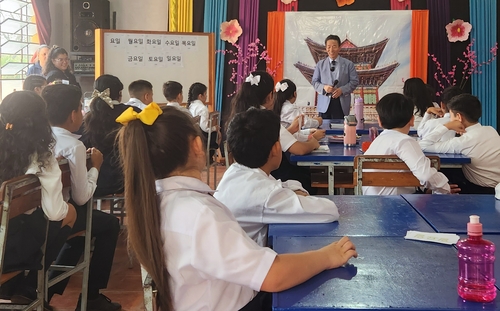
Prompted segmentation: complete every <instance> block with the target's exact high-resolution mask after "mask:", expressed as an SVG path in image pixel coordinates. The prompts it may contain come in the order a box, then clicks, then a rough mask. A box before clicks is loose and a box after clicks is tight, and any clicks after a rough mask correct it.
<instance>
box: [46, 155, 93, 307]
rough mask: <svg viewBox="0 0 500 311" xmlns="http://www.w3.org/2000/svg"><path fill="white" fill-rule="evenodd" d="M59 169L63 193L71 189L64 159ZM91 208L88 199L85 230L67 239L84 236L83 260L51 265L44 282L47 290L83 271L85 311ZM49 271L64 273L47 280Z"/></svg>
mask: <svg viewBox="0 0 500 311" xmlns="http://www.w3.org/2000/svg"><path fill="white" fill-rule="evenodd" d="M87 162H90V159H87ZM59 168H60V169H61V173H62V184H63V191H64V190H66V189H71V170H70V167H69V163H68V161H67V160H66V159H62V160H59ZM92 208H93V200H92V198H90V199H89V201H88V202H87V215H86V216H85V217H86V218H87V222H86V225H85V230H83V231H80V232H77V233H76V234H73V235H71V236H70V237H69V238H68V240H69V239H72V238H74V237H77V236H85V247H84V251H83V260H82V261H80V262H79V263H78V264H77V265H75V266H63V265H51V266H50V268H49V271H47V276H46V282H47V284H46V288H47V289H48V288H50V287H51V286H53V285H55V284H57V283H59V282H60V281H62V280H64V279H66V278H68V277H70V276H71V275H73V274H75V273H77V272H79V271H83V278H82V299H81V310H87V294H88V283H89V268H90V254H91V241H92ZM50 271H64V272H63V273H61V274H60V275H58V276H56V277H54V278H52V279H50V280H49V279H48V275H49V272H50ZM46 296H47V293H46ZM46 299H47V297H46Z"/></svg>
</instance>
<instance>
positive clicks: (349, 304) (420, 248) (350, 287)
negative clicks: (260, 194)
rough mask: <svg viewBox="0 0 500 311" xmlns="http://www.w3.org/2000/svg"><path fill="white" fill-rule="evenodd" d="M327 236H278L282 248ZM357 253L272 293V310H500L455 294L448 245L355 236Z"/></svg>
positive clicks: (305, 246) (312, 245)
mask: <svg viewBox="0 0 500 311" xmlns="http://www.w3.org/2000/svg"><path fill="white" fill-rule="evenodd" d="M333 240H334V239H332V238H329V237H275V241H274V249H275V250H276V251H277V252H278V253H292V252H293V253H295V252H302V251H307V250H313V249H318V248H320V247H322V246H325V245H327V244H328V243H331V242H332V241H333ZM352 241H353V242H354V244H355V245H356V248H357V250H358V253H359V258H357V259H351V260H350V264H349V265H347V266H345V267H341V268H337V269H333V270H328V271H324V272H322V273H320V274H318V275H317V276H315V277H313V278H311V279H310V280H308V281H307V282H305V283H303V284H301V285H298V286H295V287H293V288H291V289H289V290H286V291H283V292H280V293H275V294H273V310H307V311H313V310H317V311H319V310H322V311H324V310H329V309H336V310H366V311H374V310H405V311H411V310H418V311H423V310H427V311H430V310H500V295H497V298H496V300H495V301H494V302H492V303H488V304H480V303H471V302H464V301H463V300H462V299H461V298H460V297H459V296H458V294H457V290H456V286H457V271H458V260H457V255H456V251H455V249H454V248H453V247H451V246H448V245H440V244H433V243H424V242H418V241H407V240H404V239H403V238H402V237H353V238H352Z"/></svg>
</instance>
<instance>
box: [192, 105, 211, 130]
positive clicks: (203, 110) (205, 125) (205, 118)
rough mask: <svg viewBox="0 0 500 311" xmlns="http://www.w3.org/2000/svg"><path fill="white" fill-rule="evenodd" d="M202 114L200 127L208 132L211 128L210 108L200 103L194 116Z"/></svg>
mask: <svg viewBox="0 0 500 311" xmlns="http://www.w3.org/2000/svg"><path fill="white" fill-rule="evenodd" d="M196 116H200V128H201V130H202V131H203V132H205V133H208V132H209V130H210V129H209V128H208V121H209V118H210V113H209V112H208V108H207V107H206V106H203V107H199V106H198V105H197V106H196V109H195V113H194V114H193V117H196Z"/></svg>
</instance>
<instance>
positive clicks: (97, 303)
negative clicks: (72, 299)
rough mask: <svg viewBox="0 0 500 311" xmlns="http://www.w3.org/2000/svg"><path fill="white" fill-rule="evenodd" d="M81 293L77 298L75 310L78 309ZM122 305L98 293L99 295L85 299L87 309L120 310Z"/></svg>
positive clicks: (96, 310)
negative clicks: (91, 298)
mask: <svg viewBox="0 0 500 311" xmlns="http://www.w3.org/2000/svg"><path fill="white" fill-rule="evenodd" d="M81 302H82V295H81V294H80V297H79V298H78V304H77V305H76V309H75V311H80V309H81V308H80V306H81ZM121 309H122V306H121V305H120V304H119V303H116V302H112V301H111V299H109V298H108V297H106V296H104V295H103V294H99V297H97V298H96V299H93V300H87V311H120V310H121Z"/></svg>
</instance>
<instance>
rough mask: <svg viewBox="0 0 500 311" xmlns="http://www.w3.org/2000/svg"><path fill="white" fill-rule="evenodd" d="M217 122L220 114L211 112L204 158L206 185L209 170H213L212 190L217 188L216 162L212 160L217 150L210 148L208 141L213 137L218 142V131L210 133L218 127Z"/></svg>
mask: <svg viewBox="0 0 500 311" xmlns="http://www.w3.org/2000/svg"><path fill="white" fill-rule="evenodd" d="M219 121H220V113H219V112H218V111H213V112H211V113H210V115H209V118H208V138H207V150H206V157H207V162H206V163H207V166H206V167H207V184H209V185H210V169H211V168H212V167H213V168H214V189H215V188H217V168H216V166H217V164H218V162H217V161H215V160H214V159H213V157H217V150H218V149H215V148H211V147H210V141H211V139H212V135H215V141H217V142H218V141H219V131H212V127H214V126H217V127H218V126H219ZM211 151H214V156H213V157H211V156H210V152H211Z"/></svg>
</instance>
